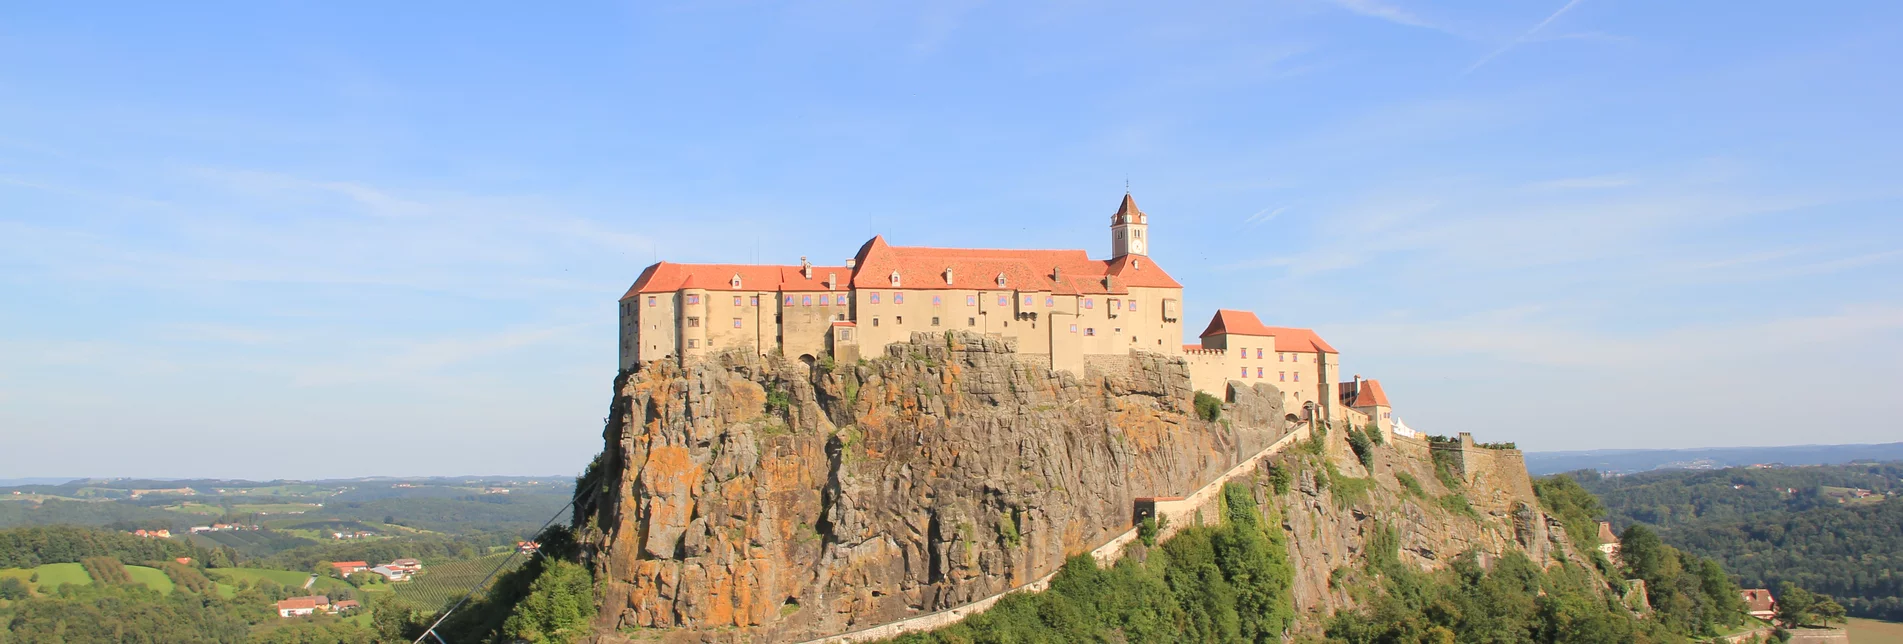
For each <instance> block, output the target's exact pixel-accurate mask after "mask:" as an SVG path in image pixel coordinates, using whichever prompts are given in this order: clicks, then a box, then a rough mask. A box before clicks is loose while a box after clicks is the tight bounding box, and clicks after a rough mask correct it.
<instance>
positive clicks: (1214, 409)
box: [1196, 391, 1222, 423]
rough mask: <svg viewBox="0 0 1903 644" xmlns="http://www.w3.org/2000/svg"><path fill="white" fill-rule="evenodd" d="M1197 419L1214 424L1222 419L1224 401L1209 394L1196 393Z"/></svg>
mask: <svg viewBox="0 0 1903 644" xmlns="http://www.w3.org/2000/svg"><path fill="white" fill-rule="evenodd" d="M1196 417H1198V418H1201V419H1203V420H1206V421H1209V422H1212V423H1213V422H1216V419H1218V418H1222V399H1220V398H1217V397H1215V396H1211V395H1209V394H1208V393H1207V392H1202V391H1198V392H1196Z"/></svg>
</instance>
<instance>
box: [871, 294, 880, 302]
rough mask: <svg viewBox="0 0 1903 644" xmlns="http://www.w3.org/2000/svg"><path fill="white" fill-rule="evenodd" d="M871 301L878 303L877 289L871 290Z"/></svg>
mask: <svg viewBox="0 0 1903 644" xmlns="http://www.w3.org/2000/svg"><path fill="white" fill-rule="evenodd" d="M872 303H873V304H878V303H879V293H878V291H873V293H872Z"/></svg>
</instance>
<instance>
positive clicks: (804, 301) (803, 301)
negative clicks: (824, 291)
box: [800, 295, 824, 306]
mask: <svg viewBox="0 0 1903 644" xmlns="http://www.w3.org/2000/svg"><path fill="white" fill-rule="evenodd" d="M822 297H824V296H822ZM812 305H813V296H811V295H801V296H800V306H812Z"/></svg>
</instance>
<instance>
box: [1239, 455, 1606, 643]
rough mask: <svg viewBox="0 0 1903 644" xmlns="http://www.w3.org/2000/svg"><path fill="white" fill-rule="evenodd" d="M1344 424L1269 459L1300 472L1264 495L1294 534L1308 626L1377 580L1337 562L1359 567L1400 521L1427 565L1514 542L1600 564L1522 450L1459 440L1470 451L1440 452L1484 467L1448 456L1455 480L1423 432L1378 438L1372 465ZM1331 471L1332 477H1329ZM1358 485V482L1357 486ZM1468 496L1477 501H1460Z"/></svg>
mask: <svg viewBox="0 0 1903 644" xmlns="http://www.w3.org/2000/svg"><path fill="white" fill-rule="evenodd" d="M1343 434H1344V432H1341V431H1334V432H1330V433H1329V435H1328V436H1327V437H1326V438H1325V439H1324V441H1323V444H1322V449H1320V450H1319V453H1314V452H1311V451H1307V450H1291V451H1290V452H1289V453H1285V454H1283V455H1280V456H1278V457H1276V458H1275V459H1272V461H1271V462H1270V463H1268V464H1265V467H1281V468H1289V470H1290V471H1291V472H1294V474H1293V476H1292V478H1293V479H1294V482H1293V484H1291V485H1290V486H1289V487H1290V489H1289V491H1288V492H1287V493H1284V494H1281V495H1275V494H1274V493H1273V492H1272V491H1270V490H1264V491H1263V496H1265V497H1272V498H1274V499H1275V502H1276V504H1277V505H1278V507H1279V508H1280V514H1281V516H1282V520H1283V529H1284V530H1286V531H1287V532H1288V534H1289V539H1288V543H1289V556H1290V560H1291V561H1293V562H1295V574H1296V578H1295V584H1294V592H1295V608H1296V611H1297V612H1298V614H1301V615H1303V616H1304V618H1303V619H1302V620H1300V621H1299V622H1298V626H1300V627H1301V628H1303V629H1304V630H1310V631H1314V630H1318V629H1319V627H1320V623H1321V618H1325V617H1327V616H1328V615H1331V614H1333V613H1334V612H1336V611H1338V610H1341V609H1343V608H1350V607H1353V606H1354V605H1355V604H1354V599H1353V597H1352V596H1351V593H1350V590H1351V589H1352V587H1353V586H1354V585H1355V584H1356V583H1371V582H1367V580H1365V579H1358V578H1356V577H1354V576H1349V577H1348V579H1350V580H1351V581H1350V582H1349V583H1343V582H1342V578H1341V577H1338V576H1337V575H1338V573H1337V572H1336V571H1337V569H1342V571H1343V572H1353V571H1354V570H1356V569H1358V567H1359V566H1360V565H1361V563H1362V562H1363V561H1364V560H1365V557H1366V556H1367V552H1366V549H1367V547H1368V546H1369V542H1370V539H1371V537H1373V535H1374V534H1375V532H1376V531H1378V530H1392V531H1393V534H1394V536H1395V538H1396V540H1397V541H1398V542H1399V556H1400V560H1401V561H1402V562H1404V563H1409V564H1413V565H1414V566H1416V567H1419V568H1421V569H1422V570H1431V569H1436V568H1440V567H1443V566H1446V565H1448V564H1449V563H1451V562H1452V560H1453V559H1454V558H1455V557H1458V556H1461V555H1463V554H1465V553H1470V552H1471V553H1473V554H1475V555H1476V556H1478V557H1479V558H1480V559H1481V561H1482V563H1483V564H1487V563H1488V562H1491V561H1492V560H1493V559H1495V558H1498V557H1500V556H1502V555H1505V554H1506V553H1508V552H1509V551H1515V550H1517V551H1520V552H1523V553H1525V554H1526V556H1527V557H1528V558H1529V559H1531V560H1533V561H1534V562H1535V563H1539V564H1543V565H1550V564H1554V563H1558V562H1561V561H1565V562H1569V563H1572V564H1574V565H1578V566H1581V567H1583V568H1585V569H1586V570H1589V571H1590V570H1593V569H1594V568H1593V564H1592V562H1591V561H1590V560H1589V559H1587V558H1586V556H1585V555H1584V554H1582V553H1581V552H1580V551H1578V550H1577V549H1575V548H1574V547H1573V546H1572V545H1571V544H1570V543H1569V542H1568V541H1567V539H1566V536H1565V535H1566V531H1565V529H1564V528H1563V527H1562V526H1561V525H1560V524H1559V520H1558V519H1556V518H1553V517H1550V516H1548V515H1547V514H1546V513H1545V512H1543V511H1542V510H1541V509H1540V507H1539V500H1538V498H1536V497H1535V496H1534V492H1533V486H1532V479H1531V477H1529V476H1528V475H1527V473H1526V468H1525V466H1524V464H1521V463H1520V460H1519V453H1518V452H1517V451H1512V450H1489V449H1487V448H1482V447H1477V446H1473V445H1471V441H1470V440H1469V441H1465V443H1467V444H1466V445H1461V446H1459V447H1456V448H1454V449H1455V450H1456V451H1458V450H1461V449H1464V450H1466V451H1467V453H1456V454H1447V453H1443V454H1442V458H1450V457H1452V459H1458V458H1464V459H1465V462H1466V463H1468V464H1473V463H1483V464H1486V467H1484V468H1483V467H1469V468H1468V469H1467V470H1466V471H1462V468H1460V467H1458V466H1455V467H1451V468H1449V467H1447V466H1446V464H1445V463H1444V464H1443V466H1442V468H1443V470H1444V471H1446V472H1448V474H1447V475H1446V479H1447V480H1449V481H1451V482H1453V483H1454V484H1455V485H1453V486H1451V487H1450V486H1449V485H1447V484H1446V483H1445V482H1443V479H1442V475H1441V474H1440V472H1437V468H1436V465H1435V458H1434V455H1433V451H1434V447H1433V446H1432V445H1431V444H1430V443H1428V442H1427V441H1425V440H1421V439H1408V438H1400V437H1388V438H1387V440H1386V441H1385V444H1383V445H1377V446H1374V447H1373V448H1372V450H1373V454H1374V457H1373V460H1374V467H1373V468H1367V467H1364V466H1363V465H1362V464H1361V462H1360V461H1359V459H1357V457H1356V456H1355V454H1354V451H1353V449H1352V448H1350V447H1349V444H1348V442H1347V440H1345V438H1344V436H1343ZM1442 447H1443V448H1446V447H1449V446H1448V445H1447V444H1442ZM1452 459H1450V462H1458V461H1452ZM1330 468H1332V472H1331V471H1330ZM1516 468H1517V469H1516ZM1370 469H1371V470H1372V471H1370ZM1323 479H1332V481H1331V483H1329V484H1324V483H1323V482H1322V480H1323ZM1344 479H1346V480H1347V481H1346V483H1345V484H1344V482H1343V480H1344ZM1404 480H1411V481H1412V482H1413V483H1414V487H1415V488H1417V489H1410V486H1409V485H1407V484H1404V483H1403V481H1404ZM1351 486H1355V487H1357V488H1358V489H1357V490H1356V491H1352V492H1351V491H1349V488H1350V487H1351ZM1263 487H1267V486H1266V485H1264V486H1263ZM1450 497H1452V498H1450ZM1463 501H1464V502H1465V505H1466V507H1470V508H1471V510H1470V511H1469V510H1464V509H1461V508H1462V505H1463ZM1595 574H1596V573H1595Z"/></svg>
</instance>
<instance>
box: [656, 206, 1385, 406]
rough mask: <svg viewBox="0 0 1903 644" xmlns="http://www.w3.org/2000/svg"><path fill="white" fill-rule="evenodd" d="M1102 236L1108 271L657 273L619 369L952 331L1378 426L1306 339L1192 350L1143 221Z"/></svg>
mask: <svg viewBox="0 0 1903 644" xmlns="http://www.w3.org/2000/svg"><path fill="white" fill-rule="evenodd" d="M1110 233H1111V244H1110V246H1111V253H1110V258H1109V259H1091V258H1090V257H1089V254H1088V253H1086V252H1085V251H1083V250H1007V249H981V248H934V247H924V246H892V245H889V244H887V243H886V241H885V238H884V237H882V236H880V237H873V238H872V240H870V241H868V242H866V243H865V244H864V245H863V246H861V247H860V248H859V252H858V253H857V254H855V255H854V256H853V257H852V258H851V259H848V260H846V261H845V263H844V264H842V265H832V266H821V265H814V264H813V263H811V262H809V261H807V260H806V258H804V257H802V258H800V263H799V265H796V266H791V265H783V266H771V265H756V264H677V263H673V262H659V263H656V264H654V265H652V266H649V267H647V269H645V270H643V271H642V272H641V276H640V277H639V278H638V279H636V280H635V282H634V286H632V287H631V288H629V289H628V292H627V294H625V295H623V296H622V297H621V302H620V366H621V369H623V370H629V369H633V368H634V367H635V365H637V364H639V363H641V362H646V361H651V360H662V359H674V360H681V361H689V360H693V359H696V358H699V357H702V356H707V355H711V354H716V353H721V352H727V351H735V350H741V351H753V352H758V353H759V354H762V355H769V354H771V355H782V356H786V357H790V358H798V359H800V360H804V361H807V362H809V363H810V362H813V361H817V360H820V359H821V358H830V359H833V360H840V361H853V360H858V359H859V358H860V356H862V355H863V356H867V357H872V356H877V355H881V354H883V353H884V348H885V346H886V345H888V344H891V343H895V342H904V341H907V340H909V339H910V338H911V335H912V334H913V333H915V332H921V331H922V332H930V333H944V332H946V331H968V332H976V333H984V334H990V335H996V336H1000V337H1008V338H1014V339H1016V341H1017V345H1018V351H1019V353H1021V354H1023V355H1025V356H1027V357H1034V358H1043V359H1046V360H1048V362H1049V364H1050V366H1051V368H1052V369H1066V370H1072V371H1075V372H1079V373H1081V372H1082V371H1083V370H1084V367H1085V364H1086V362H1087V360H1089V359H1090V358H1092V357H1094V356H1105V357H1111V356H1128V355H1130V353H1131V352H1132V351H1143V352H1151V353H1161V354H1167V355H1174V356H1181V357H1182V358H1184V360H1185V361H1186V362H1187V363H1188V365H1189V372H1190V380H1191V384H1192V386H1194V387H1195V388H1196V389H1198V390H1200V391H1206V392H1209V393H1211V394H1213V395H1217V396H1222V395H1224V394H1225V392H1226V385H1227V383H1228V382H1230V381H1237V382H1239V383H1241V384H1243V385H1253V384H1256V383H1259V382H1266V383H1268V384H1271V385H1274V386H1275V387H1276V388H1277V389H1279V390H1281V391H1282V392H1283V396H1284V397H1285V398H1286V400H1285V401H1284V402H1285V403H1286V408H1287V409H1289V410H1290V412H1291V414H1292V415H1298V417H1301V418H1309V417H1319V418H1325V419H1331V420H1347V421H1351V422H1355V424H1356V425H1357V426H1360V425H1365V424H1366V423H1367V422H1369V421H1370V420H1375V419H1377V418H1378V419H1379V424H1381V425H1382V428H1383V429H1387V428H1388V427H1389V423H1388V422H1386V419H1387V416H1388V413H1389V412H1388V408H1387V403H1386V398H1385V394H1383V393H1381V390H1380V388H1379V385H1378V384H1376V383H1374V381H1362V380H1360V378H1359V376H1357V377H1356V380H1355V381H1354V383H1353V384H1354V388H1353V389H1346V388H1347V387H1348V386H1349V385H1350V383H1340V384H1337V383H1335V379H1336V378H1338V377H1339V373H1340V354H1339V353H1338V352H1336V351H1335V349H1334V348H1333V347H1331V346H1329V345H1328V343H1327V342H1326V341H1323V340H1322V338H1321V336H1319V335H1317V334H1316V333H1315V332H1314V331H1313V330H1310V329H1302V328H1292V327H1272V326H1266V325H1264V324H1262V322H1261V321H1260V320H1259V319H1258V318H1257V317H1256V315H1255V314H1254V313H1250V312H1247V311H1234V310H1227V309H1224V310H1219V311H1217V312H1216V314H1215V316H1214V317H1213V318H1212V319H1211V320H1210V321H1209V324H1208V326H1207V327H1205V328H1204V330H1203V332H1202V334H1201V336H1200V338H1201V344H1194V345H1185V344H1182V343H1181V339H1182V337H1183V322H1182V318H1181V315H1182V310H1183V308H1182V307H1183V285H1182V284H1180V283H1178V282H1177V281H1176V280H1175V278H1172V277H1170V275H1169V273H1168V272H1167V271H1165V270H1164V269H1163V267H1162V266H1160V265H1158V264H1157V263H1156V262H1154V261H1152V260H1151V259H1150V257H1149V242H1150V240H1149V215H1147V214H1145V213H1144V212H1143V211H1142V210H1139V209H1138V208H1137V205H1136V200H1135V199H1133V198H1131V196H1130V195H1128V194H1125V195H1124V196H1123V201H1122V203H1121V204H1119V205H1118V207H1117V211H1116V213H1115V214H1113V215H1111V217H1110ZM1362 383H1366V384H1365V385H1363V384H1362ZM1364 386H1365V387H1367V389H1363V387H1364ZM1377 400H1378V401H1379V402H1378V403H1377V402H1375V401H1377Z"/></svg>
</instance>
